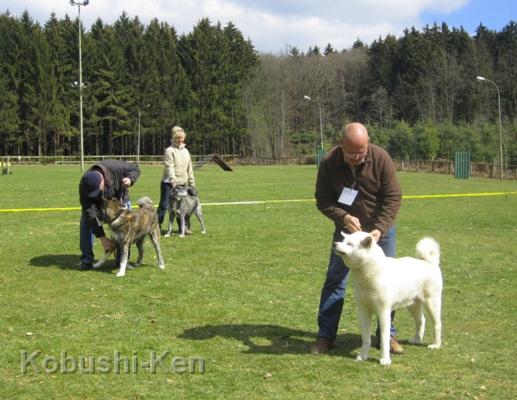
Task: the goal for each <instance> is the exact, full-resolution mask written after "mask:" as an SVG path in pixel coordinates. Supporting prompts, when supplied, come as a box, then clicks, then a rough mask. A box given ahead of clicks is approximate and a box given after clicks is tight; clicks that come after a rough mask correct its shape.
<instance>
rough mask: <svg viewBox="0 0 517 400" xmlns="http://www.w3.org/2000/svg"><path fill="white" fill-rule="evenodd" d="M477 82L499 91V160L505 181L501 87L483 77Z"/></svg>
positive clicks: (478, 77)
mask: <svg viewBox="0 0 517 400" xmlns="http://www.w3.org/2000/svg"><path fill="white" fill-rule="evenodd" d="M476 80H477V81H479V82H483V81H485V82H490V83H491V84H492V85H494V86H495V88H496V90H497V105H498V108H499V158H500V162H501V179H504V167H503V165H504V164H503V123H502V121H501V95H500V93H499V87H498V86H497V85H496V83H495V82H494V81H491V80H490V79H487V78H484V77H482V76H477V77H476Z"/></svg>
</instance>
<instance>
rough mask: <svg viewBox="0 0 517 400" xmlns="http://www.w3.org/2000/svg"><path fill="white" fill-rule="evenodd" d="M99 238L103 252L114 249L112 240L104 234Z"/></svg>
mask: <svg viewBox="0 0 517 400" xmlns="http://www.w3.org/2000/svg"><path fill="white" fill-rule="evenodd" d="M100 240H101V244H102V247H103V248H104V251H105V252H110V251H113V250H114V247H113V242H112V241H111V240H109V239H108V238H107V237H106V236H102V237H101V238H100Z"/></svg>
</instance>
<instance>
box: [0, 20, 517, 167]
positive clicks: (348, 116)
mask: <svg viewBox="0 0 517 400" xmlns="http://www.w3.org/2000/svg"><path fill="white" fill-rule="evenodd" d="M78 24H79V21H78V20H77V19H75V20H72V19H70V18H69V17H68V16H66V17H65V18H64V19H58V18H56V16H55V15H53V14H52V15H51V16H50V17H49V19H48V21H47V22H46V23H45V24H44V26H40V25H39V24H38V23H36V22H34V21H33V19H32V18H31V17H30V15H29V13H28V12H25V13H23V14H22V15H21V16H20V17H14V16H12V15H10V14H9V13H8V12H6V13H4V14H0V152H1V154H2V155H3V154H10V155H39V156H43V155H47V156H61V155H75V154H78V152H79V90H78V80H79V79H78V30H79V25H78ZM81 37H82V67H83V88H82V93H83V104H84V106H83V111H84V117H83V121H84V145H85V154H86V155H102V154H118V155H131V154H136V152H137V149H136V144H137V132H138V130H139V129H140V132H141V134H140V137H141V150H140V154H148V155H159V154H162V153H163V149H164V148H165V147H166V146H167V145H168V144H169V141H170V129H171V127H172V126H174V125H181V126H182V127H183V128H184V129H185V131H186V132H187V142H188V145H189V148H190V150H191V152H192V153H193V154H209V153H221V154H238V155H241V156H246V157H267V158H273V159H280V158H285V157H296V156H301V155H305V154H313V153H314V152H315V151H316V149H317V148H319V147H320V146H321V145H323V146H324V147H325V148H327V149H328V148H329V147H330V146H331V145H333V144H334V143H335V142H336V141H337V140H338V138H339V136H340V133H341V128H342V126H343V124H344V123H346V122H348V121H352V120H356V121H362V122H364V123H365V124H367V126H368V127H369V130H370V135H371V139H372V141H373V142H375V143H378V144H380V145H382V146H384V147H386V148H387V149H388V150H389V151H390V153H391V154H392V156H393V157H394V158H398V159H430V160H434V159H450V158H452V157H453V154H454V152H456V151H470V152H471V159H472V160H473V161H484V162H493V161H494V160H496V159H497V160H498V158H499V120H498V102H497V92H496V88H495V87H494V85H492V84H491V83H490V82H478V81H476V79H475V78H476V76H478V75H481V76H484V77H485V78H487V79H490V80H491V81H493V82H495V83H496V84H497V86H498V88H499V90H500V95H501V114H502V123H503V148H504V160H505V164H507V165H517V140H516V139H517V129H516V113H517V84H516V82H517V68H515V64H516V60H517V24H516V23H515V22H513V21H510V22H509V23H508V24H507V25H506V26H505V27H504V28H503V29H502V30H501V31H500V32H496V31H492V30H489V29H487V28H486V27H484V26H483V25H480V26H479V27H478V29H477V30H476V34H475V35H474V36H470V35H469V34H468V33H467V32H465V31H464V30H463V28H449V27H448V26H447V25H446V24H441V25H436V24H435V25H433V26H426V27H424V28H423V29H422V30H416V29H415V28H411V29H407V30H405V31H404V34H403V35H402V36H401V37H399V38H397V37H395V36H392V35H388V36H386V37H384V38H382V37H380V38H378V39H377V40H375V41H374V42H373V43H371V44H369V45H367V44H364V43H362V42H361V41H360V40H357V41H356V42H355V43H354V45H353V46H352V47H351V48H350V49H342V50H335V49H333V47H332V45H331V44H328V45H327V46H326V47H325V48H324V49H319V48H318V47H317V46H314V47H310V48H309V49H308V50H307V51H306V52H302V51H300V50H299V49H297V48H295V47H290V48H289V49H288V51H286V52H285V53H282V54H260V53H258V52H257V51H256V50H255V49H254V47H253V44H252V42H251V41H250V40H249V39H245V38H244V37H243V35H242V33H241V32H240V31H239V29H238V28H237V27H236V26H235V25H234V24H232V23H228V24H227V25H225V26H222V25H221V24H220V23H216V24H213V23H212V22H211V21H210V20H208V19H202V20H200V21H199V22H198V23H197V24H196V26H194V27H193V30H192V31H191V32H190V33H188V34H184V35H178V34H177V33H176V30H175V29H174V27H172V26H170V25H169V24H167V23H165V22H160V21H159V20H158V19H154V20H152V21H151V22H150V23H149V24H148V25H144V24H142V23H141V22H140V20H139V19H138V17H135V18H129V17H128V16H127V15H126V14H125V13H123V14H122V15H121V16H120V17H119V18H118V20H117V21H116V22H115V23H113V24H112V25H109V24H105V23H104V22H103V21H102V20H101V19H98V20H97V21H96V22H95V23H94V24H93V25H92V26H91V28H90V29H89V30H85V29H83V31H82V35H81ZM304 96H306V97H304ZM307 97H308V98H309V99H310V100H309V99H307ZM320 129H321V131H320ZM322 139H323V140H322Z"/></svg>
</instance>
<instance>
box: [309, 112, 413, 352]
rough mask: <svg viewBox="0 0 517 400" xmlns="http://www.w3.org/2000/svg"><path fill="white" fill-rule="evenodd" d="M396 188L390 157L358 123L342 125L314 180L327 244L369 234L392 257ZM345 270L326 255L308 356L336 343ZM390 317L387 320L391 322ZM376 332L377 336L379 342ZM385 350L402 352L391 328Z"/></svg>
mask: <svg viewBox="0 0 517 400" xmlns="http://www.w3.org/2000/svg"><path fill="white" fill-rule="evenodd" d="M400 203H401V190H400V185H399V182H398V180H397V176H396V173H395V166H394V165H393V161H392V159H391V157H390V156H389V154H388V153H387V152H386V151H385V150H383V149H382V148H380V147H379V146H376V145H374V144H371V143H369V138H368V130H367V129H366V127H365V126H364V125H363V124H360V123H358V122H353V123H350V124H348V125H345V127H344V129H343V136H342V138H341V143H340V144H339V145H338V146H336V147H334V148H332V149H331V150H330V151H329V152H328V153H327V154H326V155H325V157H324V158H323V160H322V162H321V164H320V167H319V170H318V177H317V180H316V206H317V207H318V209H319V210H320V211H321V212H322V213H323V214H324V215H325V216H326V217H328V218H329V219H331V220H332V221H333V222H334V225H335V230H334V235H333V239H332V243H333V242H335V241H341V240H342V236H341V232H342V231H344V232H346V233H352V232H356V231H365V232H370V234H371V235H372V236H373V237H374V238H375V239H376V240H377V242H378V244H379V246H380V247H381V248H382V249H383V251H384V253H385V254H386V256H389V257H394V256H395V239H396V232H395V226H394V224H395V218H396V216H397V213H398V211H399V209H400ZM348 271H349V269H348V267H347V266H346V265H345V264H344V262H343V258H342V257H340V256H338V255H336V254H334V252H333V251H332V250H331V251H330V260H329V264H328V270H327V276H326V279H325V283H324V285H323V289H322V290H321V299H320V305H319V312H318V326H319V331H318V339H317V341H316V343H314V344H313V345H312V346H311V352H312V353H313V354H323V353H327V352H328V351H329V349H330V348H331V347H332V346H333V344H334V341H335V339H336V335H337V330H338V325H339V319H340V317H341V312H342V310H343V304H344V298H345V290H346V284H347V281H348ZM393 315H394V314H393V313H392V319H393ZM378 332H379V329H378V328H377V338H379V333H378ZM390 348H391V351H392V352H393V353H398V354H400V353H402V352H403V349H402V346H400V344H399V343H398V342H397V339H396V330H395V328H394V327H393V325H392V327H391V339H390Z"/></svg>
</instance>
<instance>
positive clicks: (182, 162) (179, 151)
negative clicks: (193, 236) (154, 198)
mask: <svg viewBox="0 0 517 400" xmlns="http://www.w3.org/2000/svg"><path fill="white" fill-rule="evenodd" d="M185 137H186V134H185V131H184V130H183V128H181V127H179V126H175V127H174V128H172V137H171V145H170V146H169V147H167V148H166V149H165V154H164V155H163V163H164V164H165V165H164V168H163V175H162V180H161V182H160V205H159V206H158V221H159V223H160V226H161V225H162V223H163V220H164V219H165V214H167V209H168V208H169V198H170V193H171V189H172V188H174V187H176V186H188V187H195V183H196V182H195V179H194V170H193V168H192V159H191V158H190V153H189V151H188V150H187V148H186V147H185ZM189 222H190V221H189ZM189 225H190V224H189V223H187V228H190V226H189ZM185 233H186V234H190V233H191V232H190V229H187V230H186V231H185Z"/></svg>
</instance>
